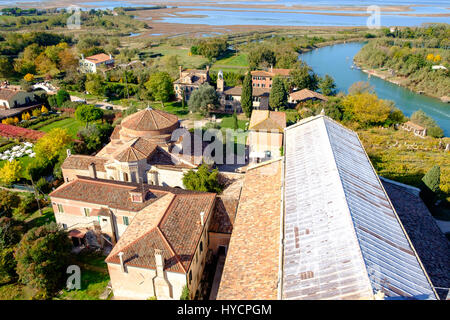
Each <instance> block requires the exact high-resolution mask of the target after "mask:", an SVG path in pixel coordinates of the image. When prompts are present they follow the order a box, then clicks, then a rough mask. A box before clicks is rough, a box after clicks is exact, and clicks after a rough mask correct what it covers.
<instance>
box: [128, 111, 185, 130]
mask: <svg viewBox="0 0 450 320" xmlns="http://www.w3.org/2000/svg"><path fill="white" fill-rule="evenodd" d="M177 122H178V117H177V116H176V115H174V114H171V113H168V112H165V111H162V110H155V109H151V108H146V109H144V110H141V111H139V112H136V113H134V114H132V115H130V116H128V117H126V118H125V119H123V121H122V124H121V125H122V127H124V128H128V129H132V130H135V131H156V130H162V129H165V128H169V127H172V126H174V125H175V124H176V123H177Z"/></svg>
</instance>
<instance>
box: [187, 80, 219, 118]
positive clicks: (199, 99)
mask: <svg viewBox="0 0 450 320" xmlns="http://www.w3.org/2000/svg"><path fill="white" fill-rule="evenodd" d="M218 105H219V97H218V96H217V92H216V90H215V89H214V87H212V86H210V85H209V84H207V83H205V84H202V85H201V86H200V87H199V88H198V89H197V90H195V91H193V92H192V94H191V96H190V98H189V101H188V107H189V110H190V111H192V112H200V113H201V114H202V115H203V116H206V115H208V114H209V112H210V111H212V110H214V109H215V108H216V107H217V106H218Z"/></svg>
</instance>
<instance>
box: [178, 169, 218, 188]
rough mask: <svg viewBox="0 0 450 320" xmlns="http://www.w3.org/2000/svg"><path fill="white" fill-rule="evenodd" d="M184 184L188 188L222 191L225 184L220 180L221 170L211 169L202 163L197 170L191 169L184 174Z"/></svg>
mask: <svg viewBox="0 0 450 320" xmlns="http://www.w3.org/2000/svg"><path fill="white" fill-rule="evenodd" d="M183 184H184V186H185V187H186V189H188V190H195V191H204V192H216V193H220V192H222V190H223V186H222V185H221V184H220V182H219V170H217V169H214V170H209V168H208V166H207V165H206V164H202V165H201V166H200V167H199V168H198V170H197V171H194V170H189V171H188V172H186V173H185V174H184V176H183Z"/></svg>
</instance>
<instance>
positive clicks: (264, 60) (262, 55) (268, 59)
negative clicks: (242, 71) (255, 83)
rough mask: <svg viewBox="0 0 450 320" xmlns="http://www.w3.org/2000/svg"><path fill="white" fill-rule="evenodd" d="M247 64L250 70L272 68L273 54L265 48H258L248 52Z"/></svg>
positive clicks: (273, 62) (274, 58)
mask: <svg viewBox="0 0 450 320" xmlns="http://www.w3.org/2000/svg"><path fill="white" fill-rule="evenodd" d="M248 63H249V67H250V70H255V69H257V68H259V67H270V66H274V65H275V63H276V57H275V52H274V51H273V50H271V49H269V48H267V47H260V46H258V47H256V48H254V49H252V50H251V51H250V52H249V54H248Z"/></svg>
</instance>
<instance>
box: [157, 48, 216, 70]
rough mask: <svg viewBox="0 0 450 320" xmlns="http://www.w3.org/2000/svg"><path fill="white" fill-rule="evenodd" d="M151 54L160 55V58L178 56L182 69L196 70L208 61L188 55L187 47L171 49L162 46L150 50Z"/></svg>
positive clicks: (188, 49)
mask: <svg viewBox="0 0 450 320" xmlns="http://www.w3.org/2000/svg"><path fill="white" fill-rule="evenodd" d="M151 52H152V53H153V54H161V55H162V56H178V59H179V62H180V64H181V65H182V66H183V68H198V67H199V66H201V65H202V64H204V63H206V62H208V59H206V58H203V57H202V56H198V55H192V56H190V55H189V52H190V48H188V47H172V46H170V45H166V44H162V45H159V46H156V47H152V48H151Z"/></svg>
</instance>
